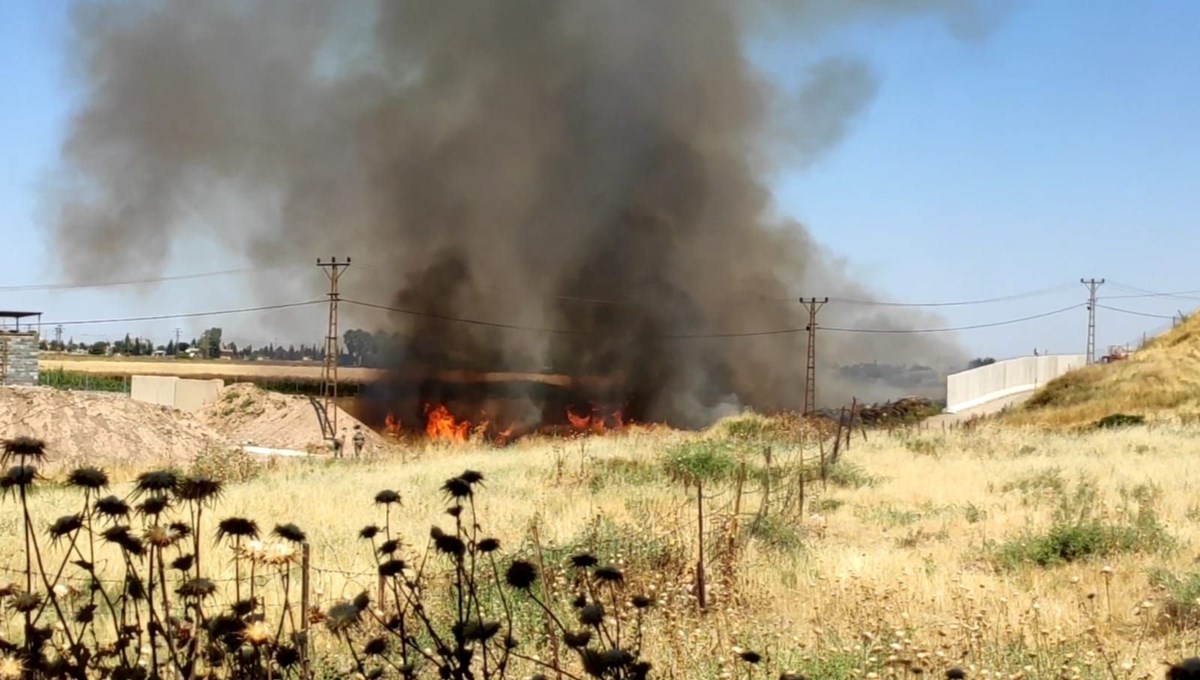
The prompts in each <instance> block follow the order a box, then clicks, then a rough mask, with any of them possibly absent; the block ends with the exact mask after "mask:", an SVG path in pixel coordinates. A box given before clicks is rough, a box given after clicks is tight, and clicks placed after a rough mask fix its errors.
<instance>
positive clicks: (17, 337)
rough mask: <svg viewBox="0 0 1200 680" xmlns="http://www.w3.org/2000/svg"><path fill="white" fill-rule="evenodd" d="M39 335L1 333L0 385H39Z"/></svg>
mask: <svg viewBox="0 0 1200 680" xmlns="http://www.w3.org/2000/svg"><path fill="white" fill-rule="evenodd" d="M39 340H40V339H39V338H38V334H37V333H13V332H6V331H0V385H24V386H33V385H37V384H38V356H39V355H40V354H41V351H40V350H39V349H38V344H39Z"/></svg>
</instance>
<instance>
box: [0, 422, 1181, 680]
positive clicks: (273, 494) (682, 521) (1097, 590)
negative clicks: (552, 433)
mask: <svg viewBox="0 0 1200 680" xmlns="http://www.w3.org/2000/svg"><path fill="white" fill-rule="evenodd" d="M728 432H729V429H728V428H727V427H726V428H724V429H721V428H717V429H716V430H714V431H711V432H709V433H707V434H705V435H686V434H681V433H672V432H641V433H632V434H628V435H613V436H606V437H593V438H588V439H580V440H576V441H554V440H530V441H526V442H519V443H518V444H517V445H514V446H512V447H510V448H507V449H492V448H487V447H483V446H474V445H457V446H452V447H445V446H436V445H430V446H429V447H428V448H427V449H425V450H422V451H408V452H405V453H404V454H403V456H401V453H400V452H395V453H390V454H388V455H386V456H382V457H379V458H376V459H373V460H368V461H328V460H321V461H304V460H300V461H286V462H279V463H275V464H272V465H270V466H268V467H267V468H266V469H262V470H252V469H244V468H243V469H240V472H239V475H238V476H240V477H243V478H245V481H231V482H230V483H229V484H228V485H227V487H226V489H225V491H224V493H223V495H222V496H221V497H220V500H219V502H218V503H217V505H216V507H215V510H214V511H212V513H211V514H209V515H208V517H210V518H213V519H211V520H210V521H212V522H215V521H216V518H221V517H227V516H235V515H236V516H244V517H248V518H253V519H255V520H257V522H258V523H259V524H260V525H261V526H264V527H270V526H272V525H273V524H274V523H276V522H294V523H295V524H297V525H298V526H300V527H301V528H303V529H304V530H305V531H306V532H307V534H308V540H309V543H310V544H311V545H312V562H313V565H314V567H315V571H314V590H315V593H316V595H315V596H316V598H317V600H318V601H317V602H316V603H315V604H316V605H318V606H320V607H328V606H330V605H331V604H333V603H334V602H335V601H337V600H339V599H341V598H349V597H353V596H354V595H355V594H357V593H358V592H359V591H360V590H363V589H366V590H368V591H370V590H372V589H373V588H374V587H375V578H374V576H373V569H374V564H375V563H374V561H373V557H372V555H371V551H370V548H369V546H367V545H366V544H364V542H363V540H361V539H360V538H359V537H358V535H357V534H358V532H359V530H360V529H361V528H362V527H363V526H364V525H368V524H370V523H372V522H381V521H382V517H381V510H380V508H379V507H378V506H376V505H375V504H374V503H373V502H372V497H373V496H374V494H375V492H377V491H379V490H382V489H394V490H396V491H398V492H399V493H400V495H401V497H402V499H403V502H402V505H401V506H400V507H399V509H398V510H397V511H394V512H392V513H391V514H390V516H389V520H390V522H391V525H392V527H393V528H394V529H397V530H398V532H399V534H400V535H402V536H404V537H405V539H406V541H405V544H406V546H405V550H406V551H408V552H410V553H411V554H413V555H416V554H419V553H421V552H423V551H424V549H425V544H426V542H427V540H428V536H429V532H430V527H431V525H433V524H439V525H443V526H445V525H446V522H447V521H449V520H448V518H447V517H446V515H445V514H444V512H443V510H444V508H445V502H446V499H445V496H444V495H443V494H442V493H441V491H440V487H441V485H442V483H443V482H444V480H446V479H447V478H449V477H452V476H454V475H457V474H458V473H460V472H462V471H463V470H464V469H472V470H477V471H480V472H482V473H483V475H484V477H485V481H484V485H483V488H482V490H481V492H480V494H479V498H478V503H479V506H478V508H479V517H480V523H481V524H482V525H484V527H485V530H486V531H487V532H488V533H489V534H490V535H493V536H495V537H497V538H499V539H500V542H501V545H502V546H503V547H504V550H505V553H506V554H509V555H511V554H513V553H517V554H520V555H525V556H530V555H533V554H535V551H534V544H533V539H534V537H535V536H536V537H537V539H538V545H539V546H540V548H541V551H542V556H543V557H544V559H546V560H548V561H549V562H552V563H553V562H555V561H556V560H557V561H558V562H561V561H562V560H563V559H564V558H565V556H566V555H568V554H570V553H571V552H574V551H579V550H590V551H593V552H595V553H596V554H597V556H598V557H601V559H602V560H604V561H607V560H612V561H614V562H616V563H618V564H620V565H622V566H623V568H624V569H625V571H626V574H627V577H626V588H628V589H630V590H631V591H638V592H649V593H653V594H655V595H657V596H658V599H659V600H660V602H661V603H662V604H661V607H660V610H659V611H658V612H657V616H656V615H654V614H652V615H651V616H650V617H649V619H648V621H649V623H648V624H647V625H648V628H647V639H648V642H647V647H646V650H647V651H646V656H647V657H648V658H649V659H651V660H652V661H654V662H655V665H656V668H657V670H658V672H657V673H656V677H676V678H718V677H771V678H774V677H779V674H780V673H781V672H784V671H791V672H802V673H804V674H806V675H807V676H808V677H809V678H876V677H910V676H912V677H916V676H917V675H922V674H935V675H940V674H941V673H942V672H943V671H944V670H945V669H947V668H950V667H954V666H959V667H962V668H964V669H967V670H968V671H969V677H981V678H982V677H989V678H1059V677H1063V678H1149V677H1161V676H1162V672H1163V666H1162V662H1163V661H1165V660H1178V659H1179V658H1181V657H1184V656H1191V655H1192V654H1194V653H1195V652H1196V651H1197V649H1198V644H1197V643H1198V637H1197V634H1198V632H1200V568H1197V567H1196V566H1195V564H1194V562H1195V561H1196V556H1197V548H1198V547H1200V525H1198V522H1200V494H1198V493H1197V491H1198V489H1200V481H1197V480H1200V429H1197V428H1195V427H1192V426H1190V425H1187V424H1183V423H1178V422H1176V423H1173V424H1172V423H1162V424H1158V425H1154V426H1152V427H1134V428H1128V429H1123V430H1111V431H1093V432H1088V433H1081V434H1079V433H1077V434H1052V433H1047V432H1045V431H1043V430H1040V429H1037V430H1034V429H1016V428H1000V427H995V426H985V427H978V428H975V429H971V430H951V431H949V432H945V433H943V432H934V433H930V432H920V431H912V432H907V433H905V432H898V433H895V434H892V435H888V434H884V433H871V434H870V435H869V437H868V439H867V440H866V441H864V440H863V439H861V438H858V437H857V436H856V439H855V440H854V441H853V446H852V448H851V450H850V451H848V452H844V453H843V458H842V460H841V461H840V462H839V463H838V464H837V465H836V466H834V467H833V468H832V469H831V471H830V473H829V474H828V475H827V477H826V479H824V480H822V479H820V477H819V475H818V476H810V479H809V481H807V482H806V483H805V484H804V491H803V493H804V497H803V511H800V510H799V509H798V508H799V505H798V504H797V502H796V501H797V498H796V494H797V492H798V491H799V485H798V484H797V483H796V482H795V479H796V478H798V475H799V472H798V468H797V467H796V465H795V463H796V461H797V456H800V455H804V456H807V457H808V458H809V459H811V458H812V457H813V456H814V455H816V452H815V450H812V449H809V450H806V451H803V452H801V451H797V450H796V448H795V446H794V445H788V444H787V443H785V442H779V441H775V442H771V444H772V452H773V455H772V464H771V470H772V472H773V474H771V475H767V474H765V473H764V471H765V468H766V465H765V462H764V461H763V458H762V456H761V455H760V451H761V447H760V445H761V444H762V443H763V442H761V441H754V442H747V441H746V440H737V441H735V442H734V445H733V447H732V448H731V449H730V451H732V452H733V455H735V456H738V457H740V458H741V459H742V460H743V461H744V462H745V465H746V467H745V468H744V470H745V471H746V472H745V473H743V474H735V475H733V476H731V477H726V478H725V480H724V481H714V482H712V483H710V484H708V485H706V486H705V487H704V495H705V498H706V506H705V521H706V524H707V526H708V533H707V539H706V546H705V547H706V550H707V553H708V556H709V564H708V570H707V573H708V578H709V581H710V582H709V587H710V593H711V600H712V601H711V602H710V607H709V611H708V612H707V613H705V614H703V615H701V614H699V613H697V612H696V611H695V602H694V582H693V580H694V579H693V572H692V571H691V568H692V564H693V562H694V559H695V556H696V551H697V539H696V535H697V526H696V523H697V513H696V502H695V489H694V487H692V488H691V489H688V488H685V486H684V485H683V484H681V483H678V482H676V481H673V480H672V478H669V477H668V476H667V474H666V473H665V470H666V467H665V465H666V463H665V460H666V458H667V457H668V455H669V453H670V452H671V451H676V452H678V451H681V450H685V449H686V447H687V446H695V445H696V444H695V442H696V441H698V440H702V439H706V440H707V441H718V440H722V439H723V438H726V434H727V433H728ZM688 442H691V444H689V443H688ZM680 445H683V446H684V448H683V449H681V448H679V446H680ZM48 455H50V456H53V451H50V452H49V453H48ZM207 464H208V465H210V466H212V465H216V467H210V468H209V469H210V470H219V469H223V466H228V465H230V464H231V463H230V462H229V461H216V462H214V461H208V462H207ZM251 467H253V466H251ZM230 469H232V468H230ZM251 472H253V474H250V473H251ZM235 477H237V476H235ZM764 479H771V480H772V483H771V484H772V487H773V488H772V490H771V499H770V505H769V507H768V508H767V509H766V512H765V518H760V519H758V520H757V521H756V520H755V516H756V514H758V513H759V511H760V510H761V509H762V507H761V506H762V503H763V497H764V493H763V480H764ZM115 491H116V492H118V493H123V492H124V491H127V489H126V488H117V489H115ZM789 496H790V498H789ZM5 502H6V503H11V502H12V500H11V499H8V500H6V501H5ZM78 503H79V497H78V493H77V492H75V491H73V490H68V489H58V488H52V486H51V487H46V488H43V489H41V490H39V491H38V492H37V493H36V494H35V498H33V499H32V505H31V507H32V508H33V510H34V512H35V517H34V521H35V524H36V525H37V526H46V525H48V523H49V522H50V521H52V520H53V518H55V517H58V516H60V515H62V514H64V513H68V512H74V511H77V509H78V508H77V506H78ZM9 507H10V508H11V507H12V506H11V505H10V506H9ZM735 511H736V512H735ZM18 536H19V532H18V518H17V517H16V515H15V513H13V512H9V511H6V512H5V513H3V514H0V555H14V556H15V555H16V554H17V551H18V549H19V538H18ZM211 554H217V553H211ZM14 559H15V558H14ZM209 560H210V561H211V562H210V564H215V563H216V562H220V565H219V566H210V569H216V570H218V572H219V573H221V570H224V572H227V571H228V570H230V569H232V567H231V566H229V563H228V561H227V560H225V559H216V560H214V558H213V557H210V558H209ZM5 566H7V567H10V568H12V567H16V566H17V565H16V564H13V563H12V560H9V561H8V562H7V563H5ZM738 649H742V650H746V649H749V650H754V651H756V652H759V653H761V654H762V655H764V659H763V661H761V662H760V663H759V664H757V665H755V666H750V665H749V664H747V663H745V662H743V661H741V660H740V659H739V658H738V656H737V652H736V650H738ZM541 651H543V652H544V650H541ZM331 653H333V652H331ZM338 659H339V657H338V656H337V655H336V653H334V655H333V656H332V657H330V659H327V660H326V662H325V663H328V664H330V665H331V667H334V668H336V669H340V671H344V672H348V671H349V666H348V665H346V664H348V663H349V662H348V661H346V660H345V659H342V660H340V661H339V660H338ZM338 664H342V666H338Z"/></svg>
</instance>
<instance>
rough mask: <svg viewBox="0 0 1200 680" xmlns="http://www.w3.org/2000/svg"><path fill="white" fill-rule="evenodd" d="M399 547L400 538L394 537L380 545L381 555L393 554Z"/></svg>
mask: <svg viewBox="0 0 1200 680" xmlns="http://www.w3.org/2000/svg"><path fill="white" fill-rule="evenodd" d="M399 549H400V541H399V539H395V538H393V539H391V540H388V541H384V542H383V544H382V545H380V546H379V554H380V555H391V554H392V553H394V552H396V551H397V550H399Z"/></svg>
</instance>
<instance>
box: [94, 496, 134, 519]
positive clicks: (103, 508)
mask: <svg viewBox="0 0 1200 680" xmlns="http://www.w3.org/2000/svg"><path fill="white" fill-rule="evenodd" d="M96 512H98V513H100V514H101V515H103V516H105V517H107V518H109V519H116V518H119V517H128V516H129V504H128V503H126V502H125V501H123V500H121V499H120V498H117V497H116V496H105V497H104V498H101V499H100V500H98V501H96Z"/></svg>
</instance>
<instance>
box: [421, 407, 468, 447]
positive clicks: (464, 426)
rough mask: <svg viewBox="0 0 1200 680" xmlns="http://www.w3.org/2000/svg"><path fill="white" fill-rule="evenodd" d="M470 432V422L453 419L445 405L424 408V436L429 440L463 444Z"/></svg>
mask: <svg viewBox="0 0 1200 680" xmlns="http://www.w3.org/2000/svg"><path fill="white" fill-rule="evenodd" d="M470 430H471V422H470V421H468V420H461V421H460V420H458V419H457V418H455V417H454V415H453V414H451V413H450V409H448V408H446V405H445V404H438V405H437V407H435V408H431V407H430V406H429V405H426V406H425V434H427V435H429V438H430V439H445V440H448V441H453V442H465V441H467V435H468V433H469V432H470Z"/></svg>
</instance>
